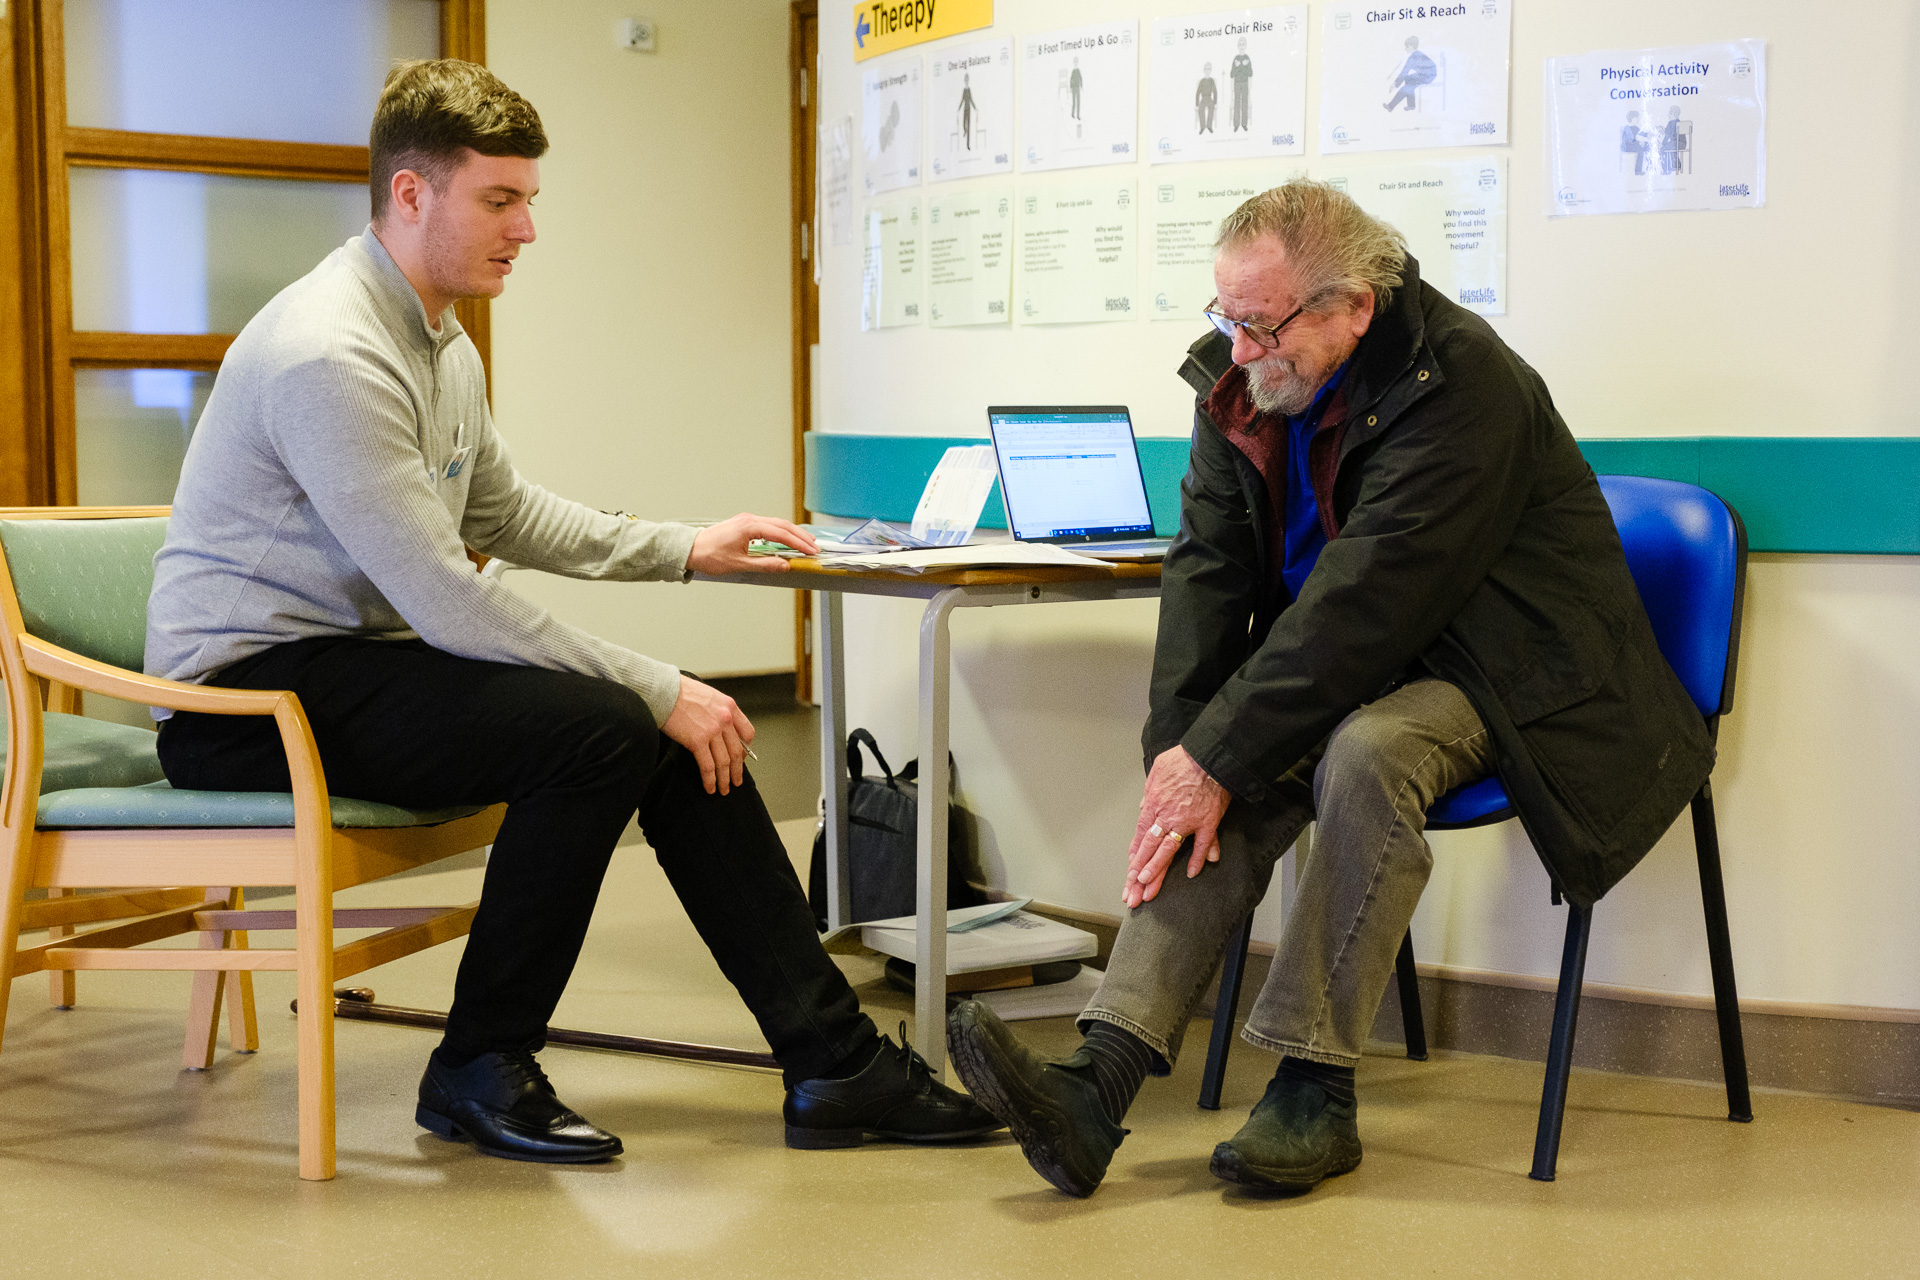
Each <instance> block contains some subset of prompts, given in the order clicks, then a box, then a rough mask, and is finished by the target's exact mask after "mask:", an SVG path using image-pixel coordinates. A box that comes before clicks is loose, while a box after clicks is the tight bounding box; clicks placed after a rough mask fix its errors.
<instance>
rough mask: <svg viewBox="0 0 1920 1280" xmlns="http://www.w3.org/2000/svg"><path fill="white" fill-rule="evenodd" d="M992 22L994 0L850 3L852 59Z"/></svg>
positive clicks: (862, 0)
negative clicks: (851, 5) (851, 7)
mask: <svg viewBox="0 0 1920 1280" xmlns="http://www.w3.org/2000/svg"><path fill="white" fill-rule="evenodd" d="M992 25H993V0H861V3H859V4H856V5H854V6H853V60H854V61H855V62H864V61H866V60H867V59H868V58H871V57H873V56H874V55H876V54H881V53H892V52H893V51H894V50H895V49H905V48H906V47H907V46H909V45H916V44H925V43H926V42H927V41H929V40H938V39H940V38H941V37H943V36H951V35H958V34H959V33H960V32H962V31H977V30H979V29H980V28H981V27H990V26H992Z"/></svg>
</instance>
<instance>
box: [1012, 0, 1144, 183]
mask: <svg viewBox="0 0 1920 1280" xmlns="http://www.w3.org/2000/svg"><path fill="white" fill-rule="evenodd" d="M1139 29H1140V23H1139V22H1138V21H1137V20H1136V19H1133V18H1125V19H1115V20H1113V21H1111V22H1096V23H1092V24H1090V25H1088V26H1084V27H1066V28H1063V29H1061V30H1059V31H1043V32H1041V33H1039V34H1038V35H1031V36H1025V37H1023V38H1022V39H1021V51H1022V53H1023V54H1024V55H1025V56H1024V57H1023V58H1022V59H1021V63H1020V157H1021V159H1020V167H1021V168H1022V169H1025V170H1027V171H1029V172H1037V171H1039V170H1042V169H1075V168H1080V167H1082V166H1085V165H1095V164H1132V163H1133V162H1134V160H1135V159H1136V158H1137V156H1138V153H1137V151H1136V149H1135V147H1134V143H1135V141H1136V140H1137V138H1138V136H1139V103H1138V99H1139V95H1140V59H1139V50H1138V49H1137V47H1136V43H1137V35H1136V33H1137V32H1138V31H1139Z"/></svg>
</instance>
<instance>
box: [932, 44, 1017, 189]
mask: <svg viewBox="0 0 1920 1280" xmlns="http://www.w3.org/2000/svg"><path fill="white" fill-rule="evenodd" d="M931 63H932V65H931V66H930V67H929V69H928V74H927V151H928V156H927V181H929V182H946V181H948V180H950V179H953V178H977V177H980V176H982V175H984V174H990V173H1007V172H1010V171H1011V170H1012V169H1013V41H1012V40H979V41H975V42H974V43H972V44H963V45H958V46H956V47H954V48H950V49H942V50H940V51H939V52H937V53H935V54H933V55H932V58H931Z"/></svg>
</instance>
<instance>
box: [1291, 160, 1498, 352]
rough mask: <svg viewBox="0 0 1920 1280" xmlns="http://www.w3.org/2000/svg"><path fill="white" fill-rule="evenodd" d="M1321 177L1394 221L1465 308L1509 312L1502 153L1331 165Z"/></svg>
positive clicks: (1429, 278) (1439, 283) (1432, 278)
mask: <svg viewBox="0 0 1920 1280" xmlns="http://www.w3.org/2000/svg"><path fill="white" fill-rule="evenodd" d="M1320 176H1321V177H1323V178H1325V179H1327V180H1328V181H1329V182H1331V183H1333V184H1334V185H1335V186H1337V187H1340V188H1341V189H1342V190H1344V191H1345V192H1346V193H1347V194H1348V195H1350V196H1352V197H1353V199H1354V202H1355V203H1356V204H1358V205H1359V206H1360V207H1361V208H1362V209H1365V210H1366V211H1367V212H1368V213H1370V214H1372V215H1373V216H1374V217H1376V218H1379V219H1380V220H1382V221H1383V222H1386V223H1389V224H1390V225H1392V226H1393V227H1395V228H1396V229H1397V230H1398V231H1399V232H1400V234H1401V235H1403V236H1405V237H1406V238H1407V247H1408V248H1409V249H1411V250H1412V251H1413V256H1414V257H1416V258H1418V259H1419V260H1420V278H1421V279H1422V280H1425V281H1426V282H1427V283H1428V284H1430V285H1432V286H1433V287H1434V288H1436V289H1438V290H1439V291H1440V292H1441V293H1444V294H1445V295H1446V296H1447V297H1449V298H1451V299H1452V300H1453V301H1455V302H1457V303H1459V304H1460V305H1461V306H1463V307H1465V308H1466V309H1467V310H1469V311H1473V312H1477V313H1478V314H1480V315H1483V316H1503V315H1505V314H1507V158H1506V157H1505V156H1482V157H1480V158H1478V159H1470V160H1405V161H1401V162H1399V163H1394V164H1383V163H1379V162H1375V163H1372V164H1364V165H1363V164H1351V165H1349V164H1341V163H1339V162H1337V161H1336V162H1335V163H1333V164H1331V165H1329V166H1328V167H1327V169H1326V171H1325V172H1323V173H1322V174H1321V175H1320Z"/></svg>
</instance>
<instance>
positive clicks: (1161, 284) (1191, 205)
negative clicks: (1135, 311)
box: [1146, 165, 1287, 320]
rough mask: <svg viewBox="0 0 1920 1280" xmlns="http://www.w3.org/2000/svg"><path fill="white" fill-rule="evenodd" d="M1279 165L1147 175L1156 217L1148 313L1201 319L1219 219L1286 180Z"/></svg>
mask: <svg viewBox="0 0 1920 1280" xmlns="http://www.w3.org/2000/svg"><path fill="white" fill-rule="evenodd" d="M1286 177H1287V174H1286V173H1285V171H1283V170H1282V169H1281V168H1280V167H1279V166H1277V165H1276V166H1274V167H1273V168H1272V169H1252V168H1242V169H1234V170H1229V171H1227V172H1224V173H1217V174H1209V175H1207V176H1205V177H1189V176H1188V175H1187V174H1186V173H1183V172H1179V171H1173V172H1168V173H1156V174H1154V175H1153V176H1152V178H1151V179H1149V195H1148V199H1147V212H1146V216H1147V217H1148V218H1149V219H1150V220H1151V221H1152V224H1153V226H1152V230H1151V235H1152V240H1151V242H1150V249H1149V252H1151V254H1152V255H1153V256H1152V258H1151V259H1150V261H1151V263H1152V265H1151V266H1150V267H1149V269H1148V270H1149V275H1148V278H1147V293H1148V296H1149V297H1150V298H1151V300H1152V301H1151V303H1150V306H1149V312H1148V314H1149V315H1151V317H1152V318H1153V319H1155V320H1198V319H1199V318H1200V313H1201V311H1203V310H1204V309H1205V308H1206V305H1207V303H1209V302H1211V301H1212V300H1213V295H1214V287H1213V258H1214V249H1213V242H1214V239H1215V237H1217V236H1218V235H1219V234H1220V222H1221V220H1222V219H1223V218H1225V217H1226V216H1227V215H1228V214H1230V213H1232V212H1233V211H1234V210H1235V209H1237V208H1239V207H1240V206H1241V205H1242V204H1244V203H1245V202H1246V201H1247V200H1250V199H1251V198H1253V197H1254V196H1257V195H1259V194H1260V193H1261V192H1262V191H1265V190H1267V189H1268V188H1270V187H1273V186H1277V185H1278V184H1279V183H1281V182H1283V181H1285V180H1286Z"/></svg>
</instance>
